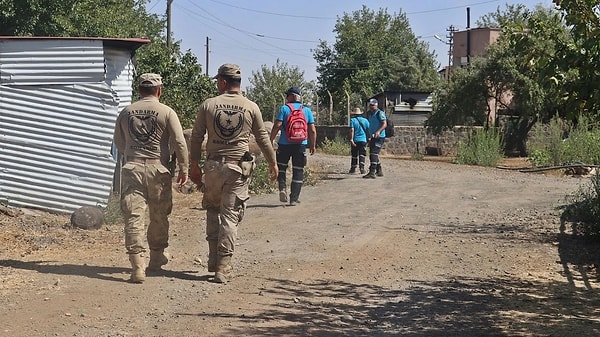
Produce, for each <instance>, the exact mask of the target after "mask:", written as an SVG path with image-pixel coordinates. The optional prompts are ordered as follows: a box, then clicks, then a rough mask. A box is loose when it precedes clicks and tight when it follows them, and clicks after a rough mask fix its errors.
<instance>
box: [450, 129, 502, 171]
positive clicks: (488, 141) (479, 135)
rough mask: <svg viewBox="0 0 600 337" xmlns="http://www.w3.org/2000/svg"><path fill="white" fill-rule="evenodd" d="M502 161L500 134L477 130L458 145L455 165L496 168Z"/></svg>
mask: <svg viewBox="0 0 600 337" xmlns="http://www.w3.org/2000/svg"><path fill="white" fill-rule="evenodd" d="M500 160H502V143H501V137H500V132H498V130H496V129H487V130H478V131H474V132H473V133H472V134H470V135H469V137H468V139H467V141H466V143H462V142H461V143H459V144H458V150H457V155H456V158H455V160H454V161H455V163H457V164H465V165H481V166H496V165H497V164H498V163H499V162H500Z"/></svg>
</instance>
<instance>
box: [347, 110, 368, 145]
mask: <svg viewBox="0 0 600 337" xmlns="http://www.w3.org/2000/svg"><path fill="white" fill-rule="evenodd" d="M350 127H351V128H353V129H354V138H352V140H353V141H354V142H355V143H357V142H363V143H366V142H367V138H368V135H367V134H366V133H365V130H366V131H367V132H369V121H368V120H367V119H366V118H364V117H363V116H356V117H352V118H350Z"/></svg>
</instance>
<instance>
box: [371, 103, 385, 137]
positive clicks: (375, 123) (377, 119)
mask: <svg viewBox="0 0 600 337" xmlns="http://www.w3.org/2000/svg"><path fill="white" fill-rule="evenodd" d="M386 119H387V117H386V116H385V113H384V112H383V111H381V110H379V109H377V110H375V111H373V113H371V114H370V115H369V132H371V135H374V134H375V131H377V130H378V129H379V128H380V127H381V124H383V121H384V120H386ZM379 138H385V128H384V129H383V130H381V132H380V133H379Z"/></svg>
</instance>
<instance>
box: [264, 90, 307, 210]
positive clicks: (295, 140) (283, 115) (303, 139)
mask: <svg viewBox="0 0 600 337" xmlns="http://www.w3.org/2000/svg"><path fill="white" fill-rule="evenodd" d="M285 96H286V98H285V99H286V102H287V103H286V104H284V105H283V106H281V108H280V109H279V112H278V114H277V118H276V119H275V124H274V125H273V128H272V129H271V142H273V140H274V139H275V137H276V136H277V133H278V132H279V131H280V130H281V134H280V135H279V141H278V146H277V166H278V168H279V175H278V176H277V184H278V187H279V201H281V202H287V201H288V195H287V186H286V185H287V184H286V179H287V178H286V171H287V168H288V164H289V161H290V158H291V160H292V181H291V183H290V195H289V202H290V206H295V205H296V204H298V203H300V199H299V198H300V191H301V190H302V183H303V181H304V166H306V148H307V147H308V148H309V151H310V154H311V155H313V154H314V153H315V149H316V142H317V129H316V128H315V118H314V116H313V113H312V110H311V109H310V108H309V107H306V106H304V105H303V104H302V94H301V92H300V89H298V88H297V87H291V88H289V89H288V90H286V91H285ZM298 111H299V112H301V113H302V114H301V115H300V117H303V121H302V120H298V119H296V118H293V117H292V116H294V114H293V113H294V112H298ZM299 119H301V118H299ZM302 123H304V126H303V130H302V128H300V127H299V128H295V125H299V126H300V125H301V124H302ZM303 132H304V133H303ZM290 133H293V134H290Z"/></svg>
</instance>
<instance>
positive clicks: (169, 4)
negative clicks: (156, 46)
mask: <svg viewBox="0 0 600 337" xmlns="http://www.w3.org/2000/svg"><path fill="white" fill-rule="evenodd" d="M172 3H173V0H167V47H169V48H171V4H172Z"/></svg>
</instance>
